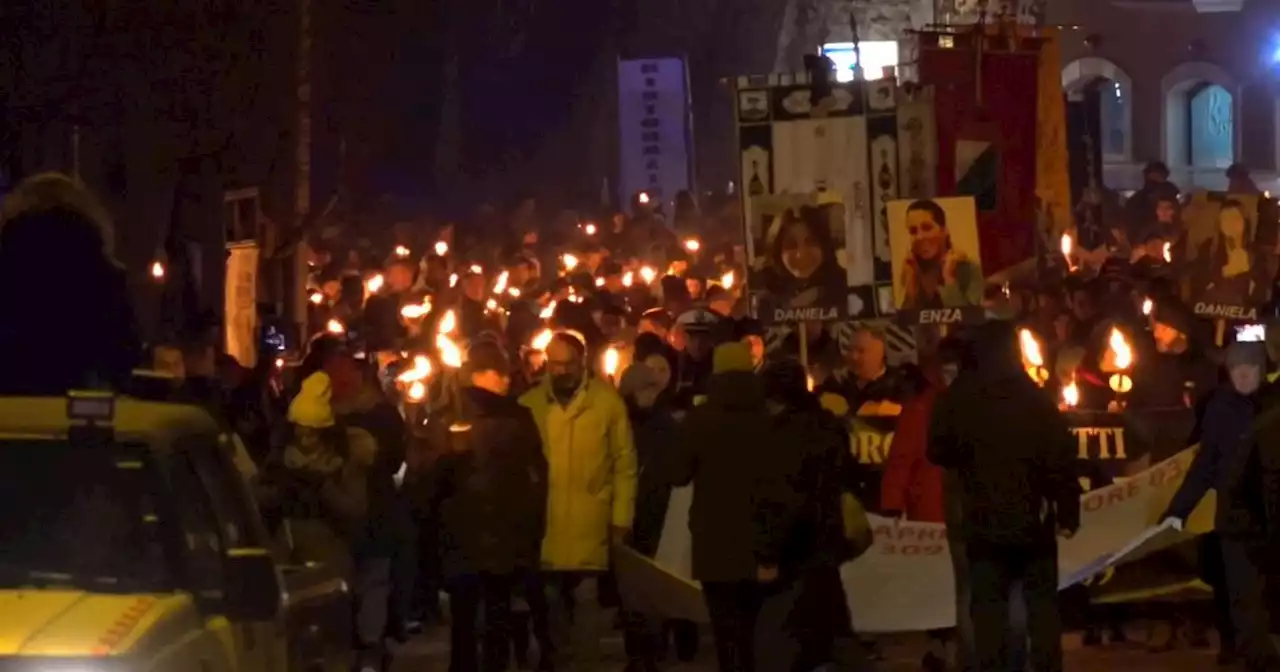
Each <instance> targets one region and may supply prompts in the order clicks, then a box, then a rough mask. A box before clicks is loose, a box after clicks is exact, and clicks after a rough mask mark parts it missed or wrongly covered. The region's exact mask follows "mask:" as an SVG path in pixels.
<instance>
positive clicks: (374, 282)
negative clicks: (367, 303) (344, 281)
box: [364, 273, 387, 294]
mask: <svg viewBox="0 0 1280 672" xmlns="http://www.w3.org/2000/svg"><path fill="white" fill-rule="evenodd" d="M386 282H387V279H386V278H384V277H382V274H381V273H375V274H373V275H371V276H369V279H368V280H365V281H364V290H365V291H366V292H369V293H370V294H377V293H378V291H379V290H381V289H382V286H383V285H384V284H386Z"/></svg>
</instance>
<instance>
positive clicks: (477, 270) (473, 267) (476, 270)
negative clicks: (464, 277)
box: [467, 264, 484, 275]
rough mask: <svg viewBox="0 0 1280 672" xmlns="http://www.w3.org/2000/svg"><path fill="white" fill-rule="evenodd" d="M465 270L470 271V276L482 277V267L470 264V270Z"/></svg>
mask: <svg viewBox="0 0 1280 672" xmlns="http://www.w3.org/2000/svg"><path fill="white" fill-rule="evenodd" d="M467 270H469V271H471V274H472V275H484V267H483V266H481V265H480V264H471V268H469V269H467Z"/></svg>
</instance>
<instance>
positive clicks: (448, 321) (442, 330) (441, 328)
mask: <svg viewBox="0 0 1280 672" xmlns="http://www.w3.org/2000/svg"><path fill="white" fill-rule="evenodd" d="M457 328H458V314H457V313H455V312H453V311H452V310H448V311H445V314H444V315H441V316H440V324H437V325H436V333H437V334H440V335H441V336H444V335H445V334H452V333H453V332H454V330H456V329H457Z"/></svg>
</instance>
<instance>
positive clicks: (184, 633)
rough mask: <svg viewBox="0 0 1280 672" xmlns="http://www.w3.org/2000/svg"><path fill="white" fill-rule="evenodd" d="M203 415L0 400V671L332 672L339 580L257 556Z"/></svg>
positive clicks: (263, 537)
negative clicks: (15, 667) (12, 666)
mask: <svg viewBox="0 0 1280 672" xmlns="http://www.w3.org/2000/svg"><path fill="white" fill-rule="evenodd" d="M225 440H226V437H225V436H224V435H223V434H222V432H221V431H220V429H219V427H218V426H217V424H216V423H215V422H214V421H213V419H212V418H211V417H210V416H209V415H208V414H207V413H205V412H204V411H203V410H201V409H199V408H196V407H192V406H183V405H177V404H166V403H152V402H145V401H137V400H132V399H126V398H114V397H111V396H102V395H72V396H71V397H69V398H12V397H10V398H0V669H11V668H10V665H11V664H18V665H19V667H18V668H17V669H22V670H27V669H31V670H35V671H45V670H48V671H50V672H59V671H62V670H75V671H76V672H96V671H98V670H103V671H120V672H124V671H130V672H131V671H134V670H139V671H141V670H154V671H157V672H159V671H173V672H196V671H199V672H233V671H241V670H243V671H245V672H267V671H271V672H275V671H280V670H294V671H308V672H309V671H311V670H332V671H335V672H336V671H337V670H343V671H345V670H346V669H348V668H347V666H348V664H349V658H348V657H347V655H346V654H347V653H348V652H349V650H350V649H349V642H350V630H349V624H350V617H349V614H350V606H349V601H348V599H347V595H346V586H345V584H344V583H343V582H342V581H341V580H340V579H338V578H337V577H336V576H332V575H326V574H325V572H324V571H323V568H318V567H312V568H299V569H290V568H287V567H283V566H281V565H280V564H279V563H278V562H277V561H276V559H275V558H274V557H273V556H272V553H271V551H270V550H269V549H270V545H269V543H268V536H267V532H266V529H265V528H264V526H263V522H262V520H261V518H260V516H259V514H258V511H257V507H256V505H255V503H254V500H253V498H252V496H251V495H250V493H249V490H248V487H247V485H246V483H245V482H244V480H243V479H242V478H241V477H240V475H239V473H238V472H237V471H236V470H235V467H234V466H233V464H232V462H231V458H230V456H229V454H228V451H227V450H226V449H225V445H224V444H223V442H224V441H225Z"/></svg>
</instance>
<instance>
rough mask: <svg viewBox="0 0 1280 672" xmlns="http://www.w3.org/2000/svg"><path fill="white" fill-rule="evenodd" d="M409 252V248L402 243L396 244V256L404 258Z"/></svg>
mask: <svg viewBox="0 0 1280 672" xmlns="http://www.w3.org/2000/svg"><path fill="white" fill-rule="evenodd" d="M409 254H410V252H409V248H407V247H405V246H404V245H396V256H397V257H400V258H401V259H404V258H405V257H407V256H409Z"/></svg>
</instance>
